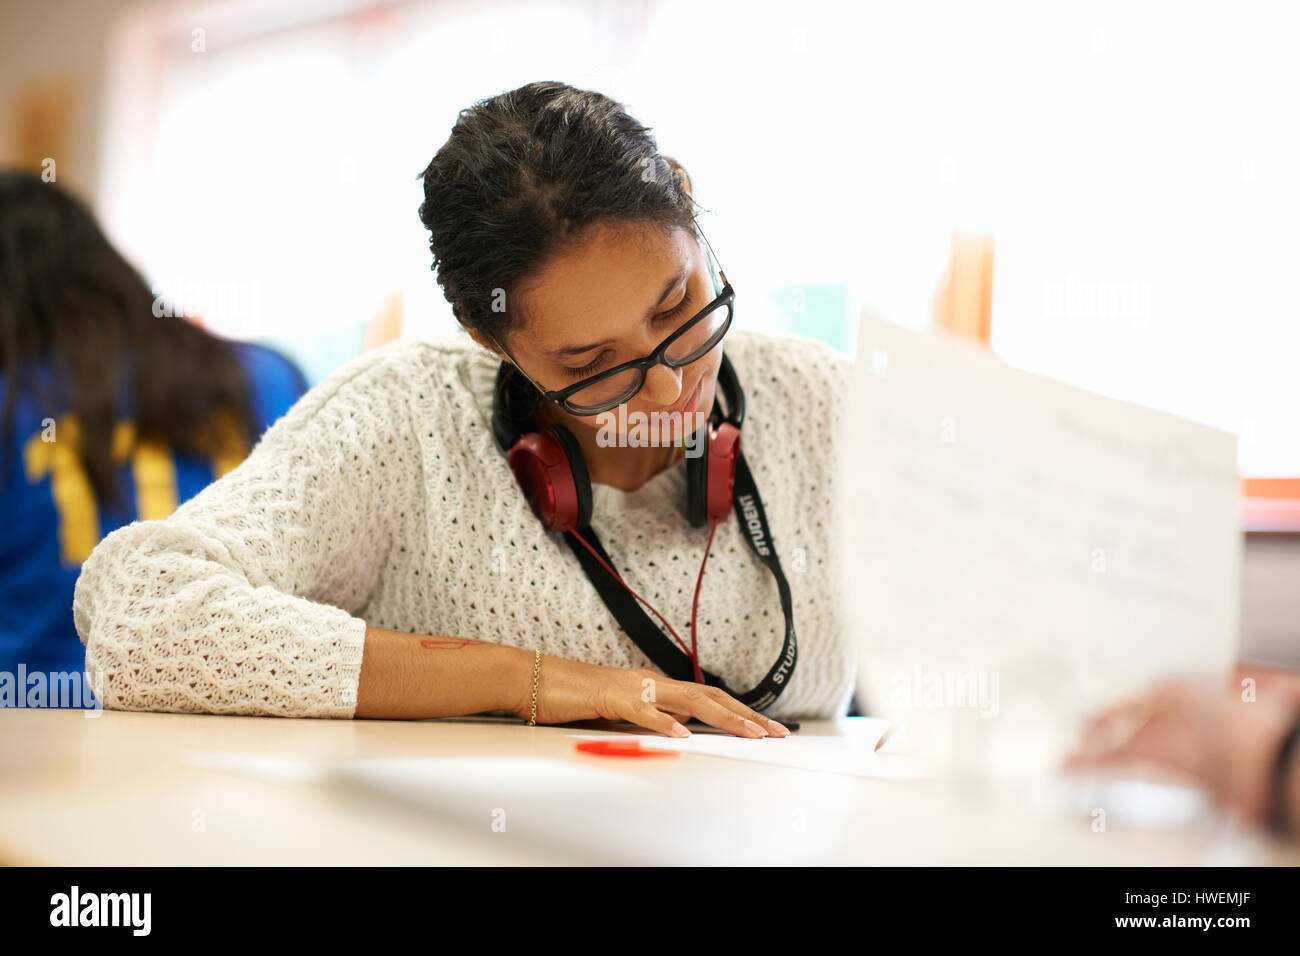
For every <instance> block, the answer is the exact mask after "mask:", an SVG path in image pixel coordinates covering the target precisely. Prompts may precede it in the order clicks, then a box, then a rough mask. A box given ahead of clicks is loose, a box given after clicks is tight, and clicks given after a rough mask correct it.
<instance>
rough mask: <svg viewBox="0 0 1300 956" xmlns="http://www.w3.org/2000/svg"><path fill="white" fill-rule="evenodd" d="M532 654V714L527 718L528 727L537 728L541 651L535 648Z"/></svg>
mask: <svg viewBox="0 0 1300 956" xmlns="http://www.w3.org/2000/svg"><path fill="white" fill-rule="evenodd" d="M534 653H535V654H536V655H537V656H536V657H534V658H533V713H532V715H531V716H530V717H529V718H528V726H529V727H536V726H537V675H538V673H539V672H540V671H541V669H542V651H541V648H537V649H536V650H535V651H534Z"/></svg>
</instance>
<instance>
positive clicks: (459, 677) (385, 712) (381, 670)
mask: <svg viewBox="0 0 1300 956" xmlns="http://www.w3.org/2000/svg"><path fill="white" fill-rule="evenodd" d="M533 657H534V655H533V652H532V651H528V650H523V649H521V648H517V647H507V646H505V645H502V644H488V643H485V642H483V641H469V640H461V639H457V638H449V637H432V636H429V635H426V634H406V633H404V632H402V631H385V630H382V629H380V628H376V627H368V628H366V643H365V647H364V649H363V652H362V657H361V678H360V682H359V683H358V685H357V709H356V716H357V717H360V718H380V719H402V720H418V719H422V718H429V717H457V716H461V715H463V714H481V713H483V712H485V711H490V710H508V711H510V712H512V713H519V712H520V707H521V706H522V705H523V702H525V701H527V700H528V699H529V695H530V694H531V690H532V668H533Z"/></svg>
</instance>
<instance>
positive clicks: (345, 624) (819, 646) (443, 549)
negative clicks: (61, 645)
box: [73, 330, 854, 718]
mask: <svg viewBox="0 0 1300 956" xmlns="http://www.w3.org/2000/svg"><path fill="white" fill-rule="evenodd" d="M725 348H726V350H727V354H728V355H729V356H730V358H731V360H732V362H733V364H734V365H735V368H736V371H737V373H738V375H739V377H740V381H741V384H742V386H743V387H744V389H745V394H746V399H747V414H746V419H745V425H744V440H743V447H744V452H745V457H746V459H747V460H748V461H749V463H750V467H751V470H752V471H753V473H754V478H755V480H756V482H757V484H758V487H759V491H760V493H761V495H762V499H763V503H764V506H765V509H766V511H767V515H768V520H769V522H770V524H771V530H772V535H773V539H774V541H775V545H776V548H777V552H778V554H779V555H780V557H781V561H782V563H783V565H784V568H785V571H786V575H787V577H788V578H789V580H790V586H791V589H792V591H793V595H794V603H795V627H796V632H797V634H798V638H799V658H798V664H797V666H796V669H795V673H794V676H793V678H792V679H791V681H790V683H789V686H788V687H787V688H786V690H785V691H784V692H783V693H782V694H781V697H780V698H779V699H778V701H777V703H776V704H775V705H774V706H773V707H772V708H771V709H770V710H769V713H770V714H771V715H772V716H774V717H777V718H779V717H782V716H787V717H797V716H804V717H832V716H838V715H842V714H843V713H845V711H846V710H847V708H848V704H849V700H850V696H851V693H852V684H853V676H854V675H853V671H854V665H853V654H852V649H851V647H850V646H849V642H848V635H847V633H846V628H845V621H844V616H843V614H842V611H841V605H840V598H839V595H838V594H837V593H836V591H837V589H836V576H835V574H834V573H833V572H834V568H835V567H836V564H835V556H834V555H833V554H832V553H831V548H832V547H833V544H834V540H833V539H834V536H833V535H832V534H831V531H832V528H831V504H832V501H833V500H834V488H833V481H834V477H835V473H836V462H835V461H834V458H833V452H834V448H833V446H834V442H833V441H832V438H833V436H834V435H835V433H836V430H837V427H838V423H839V421H840V418H841V415H842V404H843V400H844V391H845V389H844V386H845V378H846V375H847V371H848V367H849V362H848V360H847V359H845V358H843V357H842V356H840V355H838V354H837V353H835V352H834V351H832V350H831V349H829V348H827V347H826V346H824V345H821V344H819V343H816V342H812V341H809V340H804V339H797V338H786V337H774V336H768V335H764V334H760V333H755V332H746V331H742V330H736V331H733V332H732V333H731V335H729V336H728V338H727V341H726V343H725ZM496 367H497V363H496V361H495V360H494V359H493V358H492V356H491V355H490V354H489V353H487V352H486V351H484V350H483V349H481V348H480V347H479V346H477V345H475V344H474V343H473V341H472V340H470V339H469V337H468V336H466V335H456V336H451V337H448V338H442V339H435V340H430V341H419V342H394V343H391V344H389V345H386V346H383V347H382V348H379V349H376V350H373V351H371V352H367V353H366V354H364V355H362V356H359V357H358V358H356V359H353V360H352V361H350V362H348V363H347V364H345V365H343V366H341V367H340V368H338V369H336V370H335V371H334V372H333V373H332V374H331V375H330V376H329V377H328V378H326V379H325V380H324V381H322V382H321V383H320V384H318V385H317V386H316V387H314V388H313V389H311V391H310V392H308V393H307V394H306V395H304V396H303V397H302V398H301V399H300V400H299V401H298V403H297V404H296V405H294V406H293V408H292V409H290V410H289V412H288V413H287V414H285V416H284V417H282V418H281V419H280V420H279V421H277V422H276V423H275V424H274V425H272V426H271V428H270V429H268V430H267V432H266V433H265V434H264V435H263V436H262V438H261V440H260V441H259V442H258V443H257V444H256V446H255V447H254V448H253V450H252V452H251V454H250V455H249V457H248V458H247V459H246V460H245V461H244V462H242V463H241V464H240V465H239V466H238V467H237V468H235V469H233V470H232V471H230V472H228V473H227V474H225V475H224V476H223V477H221V478H220V479H218V480H217V481H215V482H214V483H213V484H211V485H209V486H208V487H207V488H205V489H204V490H203V491H202V492H200V493H199V494H198V495H196V496H195V497H193V498H191V499H190V500H189V501H187V502H185V503H184V504H183V505H181V506H180V507H179V508H178V509H177V510H176V511H175V512H174V513H173V514H172V515H171V516H170V517H168V518H166V519H165V520H161V521H136V522H133V523H132V524H130V525H127V526H126V527H123V528H119V529H118V530H117V531H114V532H113V533H112V534H110V535H108V536H107V537H105V538H104V539H103V540H102V541H101V542H100V543H99V545H98V546H97V547H96V548H95V550H94V552H93V553H92V554H91V555H90V557H89V558H88V559H87V560H86V562H85V563H84V565H83V567H82V571H81V576H80V578H79V579H78V581H77V586H76V592H75V598H74V603H73V613H74V618H75V622H76V627H77V632H78V634H79V635H80V636H81V640H82V641H83V642H84V643H85V645H86V667H87V670H88V671H90V673H92V674H94V673H95V672H96V671H97V670H98V671H102V672H103V675H104V698H105V699H104V701H103V703H104V705H105V706H106V707H111V708H118V709H126V710H152V711H170V712H192V713H214V714H258V715H280V716H292V717H351V716H353V713H354V711H355V709H356V702H357V684H358V680H359V677H360V671H361V656H362V648H363V646H364V643H365V632H366V627H367V625H369V626H372V627H378V628H386V629H390V630H396V631H406V632H411V633H418V634H434V635H444V636H455V637H465V638H473V639H476V640H483V641H491V642H494V643H500V644H508V645H512V646H516V647H527V648H533V647H540V648H541V650H542V653H543V654H548V655H553V656H556V657H564V658H570V659H573V660H581V661H587V662H590V663H594V664H606V665H611V666H617V667H646V668H652V669H653V665H651V663H650V661H649V660H648V659H647V658H646V657H645V655H644V654H642V653H641V651H640V650H639V649H638V648H637V646H636V645H635V644H634V643H633V642H632V640H631V639H630V638H629V637H628V636H627V635H626V634H625V633H624V632H623V630H622V628H621V627H619V625H618V623H617V622H616V621H615V620H614V618H613V616H612V615H611V614H610V613H609V611H608V610H607V609H606V608H605V606H604V604H603V603H602V602H601V600H600V598H599V596H598V595H597V593H596V591H595V589H594V588H593V587H592V586H591V584H590V583H589V582H588V580H587V578H586V577H585V576H584V575H583V573H582V571H581V568H580V566H579V565H578V562H577V560H576V558H575V557H574V556H573V554H572V553H571V552H570V551H569V549H568V547H567V546H566V545H565V543H564V540H563V538H562V537H561V536H560V535H558V534H548V533H547V532H546V531H544V530H543V529H542V527H541V525H540V524H539V523H538V521H537V520H536V518H535V517H534V516H533V514H532V512H531V511H530V510H529V508H528V503H527V502H526V500H525V499H524V497H523V494H522V492H521V491H520V490H519V488H518V486H517V485H516V483H515V480H514V476H513V474H512V473H511V471H510V468H509V466H508V464H507V463H506V459H505V456H504V455H503V454H502V453H501V452H500V450H499V449H498V448H497V446H496V444H495V442H494V441H493V439H492V431H491V426H490V414H491V407H492V386H493V380H494V376H495V374H496ZM685 472H686V467H685V464H684V462H679V463H678V464H677V465H675V466H674V467H672V468H669V469H667V470H665V471H663V472H661V473H660V474H658V475H657V476H655V477H654V478H652V479H651V480H650V481H649V482H647V483H646V484H645V485H643V486H642V487H641V488H639V489H637V490H636V491H634V492H623V491H620V490H618V489H616V488H613V487H610V486H606V485H596V486H594V488H593V499H594V508H595V517H594V519H593V522H592V524H593V526H594V527H595V528H596V530H597V532H598V533H599V534H600V536H601V540H602V541H603V542H604V544H605V546H606V547H607V548H608V550H609V551H610V554H611V555H612V557H613V558H614V560H615V562H616V566H617V568H618V570H619V573H620V574H621V575H623V577H624V579H625V580H626V581H627V583H628V584H629V586H631V587H632V588H633V589H634V590H636V591H638V592H639V593H640V594H642V595H643V596H644V597H646V598H647V599H648V600H649V601H650V602H651V603H653V604H654V605H655V607H656V608H658V609H659V610H660V611H661V612H662V613H663V614H665V615H666V616H668V617H669V620H671V621H672V622H673V626H674V628H676V629H677V631H678V633H679V634H680V635H682V637H683V639H684V640H686V641H688V642H689V640H690V636H689V624H690V614H691V598H692V595H693V592H694V588H695V577H696V574H697V573H698V571H699V565H700V559H701V557H702V556H703V549H704V545H705V542H706V540H707V538H708V529H707V528H692V527H690V525H689V524H688V522H687V520H686V481H685ZM698 626H699V630H700V633H699V648H700V659H701V663H702V664H703V666H704V667H705V668H706V669H708V670H711V671H714V672H715V673H717V674H719V675H720V676H721V677H722V678H723V679H724V680H726V681H727V683H728V685H729V686H731V687H733V688H736V689H737V690H747V689H749V688H751V687H753V686H754V685H755V684H757V683H758V681H759V680H761V679H762V677H763V675H764V674H765V673H766V672H767V671H768V669H769V668H770V667H771V666H772V664H773V663H774V662H775V661H776V658H777V656H778V654H779V653H780V649H781V641H782V635H783V631H784V619H783V617H782V614H781V605H780V600H779V598H778V595H777V589H776V584H775V581H774V580H773V578H772V576H771V574H770V573H769V572H768V571H767V569H766V568H764V567H763V566H762V565H761V564H760V563H759V562H758V561H757V560H756V559H755V557H754V555H753V552H752V551H751V550H750V548H749V546H748V544H747V543H746V541H745V538H744V532H743V530H742V528H741V527H740V522H738V521H737V520H736V518H735V516H734V514H733V515H731V516H730V517H729V518H728V519H727V521H726V522H724V523H723V524H722V525H721V526H719V528H718V532H717V536H716V538H715V539H714V544H713V550H712V552H711V554H710V558H709V562H708V567H707V570H706V572H705V578H704V586H703V589H702V592H701V595H700V610H699V624H698ZM429 693H430V695H431V696H432V695H435V694H436V693H437V688H434V687H431V688H429Z"/></svg>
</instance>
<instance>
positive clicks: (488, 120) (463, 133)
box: [420, 82, 697, 342]
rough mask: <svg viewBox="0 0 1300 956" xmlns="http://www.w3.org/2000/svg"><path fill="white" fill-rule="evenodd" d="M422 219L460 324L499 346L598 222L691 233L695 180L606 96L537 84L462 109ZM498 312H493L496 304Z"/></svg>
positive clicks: (430, 172) (434, 164) (437, 161)
mask: <svg viewBox="0 0 1300 956" xmlns="http://www.w3.org/2000/svg"><path fill="white" fill-rule="evenodd" d="M422 175H423V179H424V202H423V203H422V204H421V205H420V221H421V222H423V223H424V225H425V227H426V228H427V229H428V230H429V249H430V251H431V252H432V253H433V265H432V268H433V269H434V270H435V271H436V272H437V276H438V284H439V285H440V286H442V290H443V294H444V295H445V296H446V297H447V301H448V302H450V303H451V306H452V310H453V312H454V313H455V316H456V319H457V321H459V322H460V324H461V325H462V326H464V327H465V328H467V329H474V330H478V331H481V332H484V333H486V334H487V335H489V336H490V337H491V338H492V339H493V340H495V341H497V342H501V341H503V340H504V338H505V336H506V334H507V333H510V332H513V331H516V330H517V329H518V327H519V326H520V324H521V323H522V321H523V316H522V315H521V314H520V311H519V310H518V309H517V308H505V309H504V310H503V308H502V299H503V296H502V292H504V293H505V295H504V298H505V299H507V300H509V299H510V295H511V293H512V292H514V291H515V290H516V289H517V288H518V286H519V284H520V283H521V282H523V281H525V280H528V279H530V278H532V277H533V276H535V275H536V274H537V273H539V272H540V271H541V269H542V267H543V265H544V264H545V263H546V262H548V261H549V260H550V259H552V258H553V257H555V256H558V255H560V254H562V253H563V252H564V251H565V250H566V249H567V248H569V247H570V246H572V245H574V244H576V243H577V242H579V241H580V240H581V237H582V235H583V233H584V231H585V230H586V229H587V228H588V227H589V226H592V225H593V224H597V223H602V224H607V225H625V224H631V223H642V224H645V225H647V226H650V227H653V228H658V229H660V230H661V231H662V232H663V233H664V234H670V233H672V232H673V231H674V230H675V229H678V228H684V229H686V230H688V231H689V232H691V234H692V235H694V234H695V233H696V230H697V225H696V221H695V210H696V206H697V204H696V203H695V201H694V200H693V199H692V198H691V196H690V193H689V192H688V189H689V183H690V180H689V178H688V177H687V175H686V172H685V170H683V169H682V167H681V165H680V164H679V163H677V162H676V161H675V160H673V159H671V158H669V157H667V156H663V155H661V154H660V152H659V149H658V146H657V144H656V143H655V139H654V137H653V136H652V135H651V133H650V128H649V127H646V126H642V125H641V124H640V123H639V122H637V121H636V120H635V119H633V118H632V117H631V116H630V115H628V113H627V112H626V110H624V108H623V106H622V105H621V104H619V103H617V102H615V101H614V100H612V99H610V98H609V97H607V96H604V95H603V94H601V93H595V92H592V91H589V90H579V89H575V88H574V87H572V86H569V85H567V84H564V83H556V82H537V83H529V84H528V85H527V86H521V87H519V89H517V90H511V91H510V92H508V93H502V94H500V95H498V96H493V97H490V98H488V99H483V100H480V101H478V102H477V103H475V104H474V105H473V106H471V107H469V108H467V109H464V110H461V112H460V115H459V118H458V119H457V120H456V125H455V126H453V127H452V130H451V136H450V138H449V139H448V140H447V142H446V143H445V144H443V146H442V148H441V149H439V150H438V152H437V153H436V154H435V155H434V157H433V160H432V161H431V162H430V163H429V165H428V167H427V168H426V169H425V170H424V172H423V174H422ZM494 306H495V308H494Z"/></svg>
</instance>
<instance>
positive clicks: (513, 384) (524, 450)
mask: <svg viewBox="0 0 1300 956" xmlns="http://www.w3.org/2000/svg"><path fill="white" fill-rule="evenodd" d="M718 386H719V388H720V390H721V391H722V394H723V396H724V397H725V398H726V402H727V405H726V407H727V411H726V414H725V415H724V414H723V410H722V406H721V404H720V403H719V401H718V400H717V398H716V397H715V399H714V402H713V411H712V413H711V414H710V415H709V420H708V422H706V423H705V425H704V426H703V427H702V428H701V431H702V432H703V435H702V436H700V437H701V439H702V445H703V449H702V452H701V454H699V455H696V456H693V457H688V458H687V459H686V510H687V518H688V520H689V521H690V523H691V525H692V526H693V527H697V528H698V527H702V526H704V525H705V524H706V523H707V524H708V525H709V540H708V543H707V544H706V545H705V548H704V560H703V561H702V562H701V563H700V573H699V577H698V578H697V579H696V582H695V597H694V600H693V601H692V604H691V646H690V648H687V647H686V645H685V643H684V642H683V641H682V639H681V638H680V637H678V636H677V632H676V631H675V630H673V627H672V625H671V624H669V623H668V621H667V620H666V619H665V618H664V616H663V615H662V614H660V613H659V612H658V611H657V610H655V609H654V607H652V606H651V605H650V603H649V602H648V601H646V600H645V599H644V598H642V597H641V595H639V594H637V593H636V592H635V591H633V590H632V589H631V588H630V587H628V586H627V584H625V583H624V582H623V579H622V577H621V576H620V575H619V574H618V572H617V571H615V570H614V569H613V568H612V567H610V565H609V563H608V562H607V561H606V560H605V559H604V558H603V557H601V555H600V554H598V553H597V551H596V549H595V548H593V547H592V546H591V544H590V543H589V542H588V541H587V540H586V538H585V537H584V536H583V532H584V531H586V530H587V529H588V528H589V526H590V524H591V517H592V514H591V510H592V509H591V478H590V476H589V474H588V472H587V463H586V461H585V460H584V459H583V457H582V448H581V446H579V444H578V440H577V438H575V437H574V435H573V433H572V432H571V431H569V430H568V429H567V428H565V427H564V426H563V425H551V426H549V427H547V428H545V429H543V430H541V431H537V430H536V427H537V424H536V419H535V412H536V408H537V403H538V401H539V399H540V398H541V396H540V394H539V393H538V392H537V389H535V388H534V387H533V386H532V385H531V384H530V383H529V382H528V381H527V380H526V379H525V378H524V377H523V376H522V375H519V374H518V373H517V372H515V370H514V366H513V365H510V364H508V363H505V362H503V363H501V367H500V368H499V369H498V370H497V379H496V387H495V390H494V393H493V402H492V432H493V434H494V435H495V437H496V440H497V443H498V444H499V445H500V446H501V447H502V449H503V450H505V451H506V452H507V455H508V456H509V461H510V468H511V470H512V471H513V472H514V474H515V480H516V481H518V482H519V487H520V488H522V489H523V492H524V495H525V497H527V499H528V504H529V506H530V507H531V508H532V510H533V513H534V514H535V515H537V518H538V520H539V521H541V522H542V526H543V527H544V528H546V530H547V531H562V532H565V533H568V534H572V535H573V536H574V538H576V539H577V540H578V541H579V542H581V544H582V545H583V547H585V548H586V549H587V551H588V552H590V553H591V555H592V556H593V557H594V558H595V559H596V560H597V561H598V562H599V563H600V564H601V565H602V566H604V568H605V569H606V570H607V571H608V572H609V573H610V574H611V575H613V576H614V578H615V579H616V580H617V581H618V583H619V584H620V585H621V586H622V587H623V588H624V590H626V591H627V592H628V593H629V594H631V595H632V596H633V597H635V598H636V599H637V600H638V601H640V602H641V603H642V604H644V605H645V606H646V607H647V608H649V609H650V611H651V612H652V613H653V614H654V615H655V617H657V618H659V620H660V622H661V623H662V624H663V625H664V627H666V628H667V629H668V632H669V633H670V634H672V636H673V638H674V639H675V640H676V641H677V643H678V644H679V645H680V646H681V647H682V650H684V651H685V652H686V654H687V655H688V656H689V657H690V659H691V663H692V664H693V665H694V669H695V680H696V681H697V682H698V683H701V684H703V683H705V681H704V674H703V671H702V669H701V667H700V663H699V652H698V650H697V645H696V640H695V620H696V615H697V612H698V610H699V603H700V585H701V584H702V583H703V581H704V566H705V565H706V564H707V563H708V560H709V550H710V549H711V548H712V547H713V535H714V532H715V531H716V530H717V527H718V524H719V523H720V522H722V521H724V520H726V517H727V515H728V514H730V513H731V508H732V486H733V484H734V482H735V476H736V462H737V460H738V459H739V458H740V426H741V424H742V422H743V421H744V418H745V395H744V392H742V391H741V388H740V382H739V380H738V379H737V378H736V372H735V369H733V368H732V366H731V362H730V361H729V360H728V359H727V356H726V354H725V353H724V354H723V356H722V362H721V365H720V367H719V369H718Z"/></svg>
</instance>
